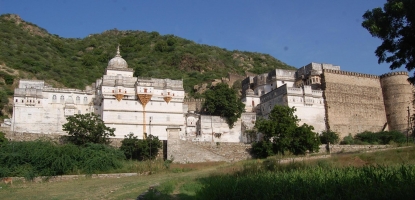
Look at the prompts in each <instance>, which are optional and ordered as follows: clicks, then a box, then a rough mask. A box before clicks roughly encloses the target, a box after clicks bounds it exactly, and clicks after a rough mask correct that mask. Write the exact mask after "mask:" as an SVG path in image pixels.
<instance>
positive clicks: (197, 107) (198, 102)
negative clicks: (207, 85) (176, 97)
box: [183, 98, 205, 113]
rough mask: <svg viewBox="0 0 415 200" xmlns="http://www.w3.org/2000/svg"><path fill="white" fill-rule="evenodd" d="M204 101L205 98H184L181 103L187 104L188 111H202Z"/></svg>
mask: <svg viewBox="0 0 415 200" xmlns="http://www.w3.org/2000/svg"><path fill="white" fill-rule="evenodd" d="M204 103H205V99H193V98H189V99H187V98H186V99H184V101H183V104H184V105H187V106H188V110H189V111H195V112H197V113H200V112H201V111H202V107H203V104H204Z"/></svg>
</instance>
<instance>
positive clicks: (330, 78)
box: [322, 70, 387, 138]
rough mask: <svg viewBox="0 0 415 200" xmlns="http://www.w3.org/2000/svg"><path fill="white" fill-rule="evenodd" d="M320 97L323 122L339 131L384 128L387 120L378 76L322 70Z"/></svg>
mask: <svg viewBox="0 0 415 200" xmlns="http://www.w3.org/2000/svg"><path fill="white" fill-rule="evenodd" d="M322 87H323V90H324V92H323V98H324V100H325V108H326V114H325V115H326V126H327V128H328V129H329V130H331V131H334V132H336V133H339V135H340V138H343V137H345V136H347V135H348V134H349V133H351V134H356V133H359V132H363V131H373V132H378V131H382V130H384V129H385V128H386V125H387V120H386V113H385V105H384V101H383V94H382V88H381V84H380V80H379V77H378V76H374V75H367V74H359V73H353V72H345V71H339V70H323V75H322Z"/></svg>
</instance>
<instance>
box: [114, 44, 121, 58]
mask: <svg viewBox="0 0 415 200" xmlns="http://www.w3.org/2000/svg"><path fill="white" fill-rule="evenodd" d="M115 57H121V55H120V44H118V47H117V55H115Z"/></svg>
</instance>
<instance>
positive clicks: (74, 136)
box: [62, 113, 115, 145]
mask: <svg viewBox="0 0 415 200" xmlns="http://www.w3.org/2000/svg"><path fill="white" fill-rule="evenodd" d="M66 119H67V121H68V122H67V123H66V124H64V125H62V127H63V130H64V131H67V132H68V135H69V138H68V140H69V141H70V142H72V143H74V144H76V145H85V144H87V143H97V144H109V143H110V141H109V137H110V136H115V134H114V131H115V128H109V127H107V126H105V124H104V121H102V119H100V118H99V116H98V115H96V114H94V113H87V114H83V115H82V114H76V115H74V116H69V117H67V118H66Z"/></svg>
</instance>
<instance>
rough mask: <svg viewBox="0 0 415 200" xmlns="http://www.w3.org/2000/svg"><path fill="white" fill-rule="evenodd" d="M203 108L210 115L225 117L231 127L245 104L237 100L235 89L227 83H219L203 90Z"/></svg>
mask: <svg viewBox="0 0 415 200" xmlns="http://www.w3.org/2000/svg"><path fill="white" fill-rule="evenodd" d="M205 99H206V101H205V104H204V108H205V109H206V112H207V113H208V114H210V115H219V116H221V117H225V118H226V120H227V122H228V125H229V127H230V128H232V127H233V126H234V124H235V122H236V121H237V120H238V118H240V117H241V114H242V112H243V110H244V107H245V105H244V104H243V103H242V102H241V101H240V100H239V98H238V95H237V94H236V92H235V90H233V89H231V88H229V87H228V85H227V84H224V83H219V84H217V85H216V86H214V87H213V88H212V89H210V90H207V91H206V92H205Z"/></svg>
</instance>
